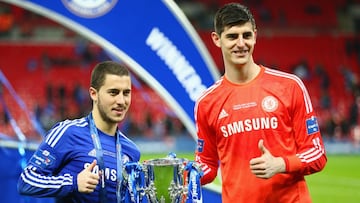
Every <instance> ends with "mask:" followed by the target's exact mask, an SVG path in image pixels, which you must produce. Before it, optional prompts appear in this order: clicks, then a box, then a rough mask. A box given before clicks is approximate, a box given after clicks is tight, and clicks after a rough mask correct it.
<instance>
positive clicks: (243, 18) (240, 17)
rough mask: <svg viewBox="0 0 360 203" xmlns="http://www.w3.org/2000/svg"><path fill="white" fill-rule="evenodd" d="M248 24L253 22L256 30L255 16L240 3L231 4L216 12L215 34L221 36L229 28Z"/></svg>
mask: <svg viewBox="0 0 360 203" xmlns="http://www.w3.org/2000/svg"><path fill="white" fill-rule="evenodd" d="M247 22H251V24H252V26H253V29H254V30H255V29H256V23H255V19H254V16H253V15H252V13H251V12H250V10H249V9H248V8H247V7H246V6H244V5H242V4H239V3H229V4H225V5H224V6H223V7H222V8H220V9H219V10H218V11H217V12H216V14H215V18H214V28H215V32H216V33H217V34H219V35H220V34H221V33H222V32H223V31H224V29H225V27H227V26H230V27H232V26H234V25H243V24H245V23H247Z"/></svg>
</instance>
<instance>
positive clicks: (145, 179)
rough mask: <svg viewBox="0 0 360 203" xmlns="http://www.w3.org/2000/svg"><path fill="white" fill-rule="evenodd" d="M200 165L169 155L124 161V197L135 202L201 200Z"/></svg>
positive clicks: (155, 202)
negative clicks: (144, 159)
mask: <svg viewBox="0 0 360 203" xmlns="http://www.w3.org/2000/svg"><path fill="white" fill-rule="evenodd" d="M202 174H203V173H202V171H201V168H200V165H199V164H198V163H196V162H193V161H189V160H187V159H183V158H176V157H175V156H174V155H169V156H167V157H165V158H157V159H150V160H146V161H144V162H143V163H141V164H139V163H134V162H129V163H127V164H125V168H124V172H123V176H124V183H123V187H122V191H123V192H122V195H123V200H124V201H125V202H132V203H138V202H139V203H142V202H149V203H190V202H191V203H194V202H197V203H201V202H202V192H201V185H200V178H201V176H202Z"/></svg>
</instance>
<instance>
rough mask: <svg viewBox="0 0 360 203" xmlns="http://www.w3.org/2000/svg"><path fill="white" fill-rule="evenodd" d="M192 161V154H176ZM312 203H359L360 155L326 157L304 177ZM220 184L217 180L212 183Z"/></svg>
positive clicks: (147, 158)
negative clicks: (316, 170) (320, 168)
mask: <svg viewBox="0 0 360 203" xmlns="http://www.w3.org/2000/svg"><path fill="white" fill-rule="evenodd" d="M176 155H177V157H178V158H187V159H189V160H193V159H194V155H193V154H192V153H176ZM165 156H166V154H142V158H141V161H143V160H149V159H154V158H163V157H165ZM306 180H307V183H308V186H309V190H310V194H311V197H312V199H313V203H329V202H344V203H345V202H346V203H359V202H360V155H328V162H327V165H326V167H325V168H324V170H323V171H321V172H319V173H316V174H312V175H309V176H307V177H306ZM214 183H215V184H220V181H219V180H216V181H215V182H214Z"/></svg>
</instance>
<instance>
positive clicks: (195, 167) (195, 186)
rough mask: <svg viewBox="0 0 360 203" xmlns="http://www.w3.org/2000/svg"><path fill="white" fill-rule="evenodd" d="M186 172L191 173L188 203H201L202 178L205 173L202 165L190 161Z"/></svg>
mask: <svg viewBox="0 0 360 203" xmlns="http://www.w3.org/2000/svg"><path fill="white" fill-rule="evenodd" d="M185 170H187V171H189V173H188V180H189V183H188V197H187V200H186V203H201V202H202V191H201V184H200V178H201V177H202V176H203V175H204V173H203V171H202V170H201V168H200V164H198V163H196V162H193V161H189V162H188V163H187V164H186V166H185Z"/></svg>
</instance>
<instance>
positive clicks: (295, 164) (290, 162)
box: [283, 155, 302, 173]
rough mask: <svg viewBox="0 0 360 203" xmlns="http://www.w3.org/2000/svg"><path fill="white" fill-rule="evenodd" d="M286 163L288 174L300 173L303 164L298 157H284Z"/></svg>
mask: <svg viewBox="0 0 360 203" xmlns="http://www.w3.org/2000/svg"><path fill="white" fill-rule="evenodd" d="M283 159H284V161H285V169H286V172H287V173H291V172H295V171H299V170H300V169H301V166H302V163H301V161H300V159H299V157H297V156H296V155H294V156H288V157H283Z"/></svg>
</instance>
